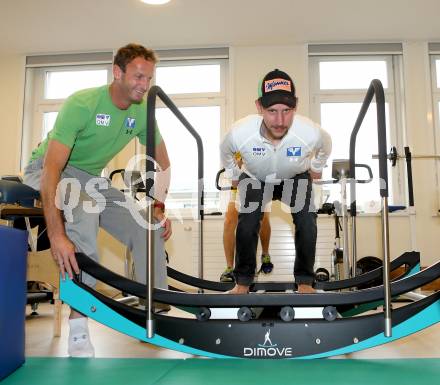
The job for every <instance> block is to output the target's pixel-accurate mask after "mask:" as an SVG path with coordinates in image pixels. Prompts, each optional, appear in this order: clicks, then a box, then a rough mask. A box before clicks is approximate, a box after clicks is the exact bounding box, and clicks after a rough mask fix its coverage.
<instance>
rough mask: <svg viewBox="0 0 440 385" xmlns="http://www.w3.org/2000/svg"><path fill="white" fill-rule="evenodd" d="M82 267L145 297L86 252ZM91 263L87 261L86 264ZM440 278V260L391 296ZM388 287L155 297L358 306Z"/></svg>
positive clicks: (189, 302) (395, 286) (228, 303)
mask: <svg viewBox="0 0 440 385" xmlns="http://www.w3.org/2000/svg"><path fill="white" fill-rule="evenodd" d="M77 261H78V264H79V266H80V268H81V269H83V270H84V271H85V272H87V273H89V274H90V275H92V276H94V277H95V278H97V279H98V280H101V281H103V282H105V283H106V284H107V285H110V286H113V287H115V288H117V289H119V290H121V291H123V292H125V293H128V294H133V295H136V296H138V297H141V298H145V293H146V286H145V285H142V284H140V283H138V282H134V281H131V280H129V279H127V278H125V277H123V276H121V275H119V274H116V273H114V272H112V271H111V270H109V269H107V268H105V267H103V266H101V265H99V264H98V263H96V262H94V261H93V260H91V259H90V258H88V257H87V256H85V255H77ZM86 262H87V263H86ZM438 277H440V262H437V263H436V264H434V265H432V266H430V267H429V268H427V269H424V270H422V271H420V272H419V273H416V274H414V275H412V276H410V277H406V278H402V279H400V280H397V281H394V282H392V283H391V295H392V296H393V297H394V296H397V295H400V294H404V293H407V292H409V291H411V290H414V289H416V288H419V287H421V286H423V285H426V284H427V283H430V282H432V281H434V280H435V279H437V278H438ZM383 298H384V289H383V287H382V286H377V287H373V288H368V289H363V290H357V291H345V292H326V293H314V294H298V293H264V294H257V293H250V294H249V295H245V296H244V295H230V294H194V293H186V292H174V291H170V290H163V289H154V293H153V299H154V300H155V301H157V302H162V303H166V304H170V305H176V306H198V307H201V306H206V307H235V306H254V307H264V306H306V307H314V306H327V305H331V306H346V305H358V304H362V303H368V302H373V301H378V300H383Z"/></svg>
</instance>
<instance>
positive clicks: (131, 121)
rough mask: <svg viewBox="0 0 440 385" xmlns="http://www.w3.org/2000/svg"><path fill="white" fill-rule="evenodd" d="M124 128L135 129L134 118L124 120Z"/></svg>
mask: <svg viewBox="0 0 440 385" xmlns="http://www.w3.org/2000/svg"><path fill="white" fill-rule="evenodd" d="M125 127H127V128H132V129H133V128H135V127H136V119H135V118H127V119H125Z"/></svg>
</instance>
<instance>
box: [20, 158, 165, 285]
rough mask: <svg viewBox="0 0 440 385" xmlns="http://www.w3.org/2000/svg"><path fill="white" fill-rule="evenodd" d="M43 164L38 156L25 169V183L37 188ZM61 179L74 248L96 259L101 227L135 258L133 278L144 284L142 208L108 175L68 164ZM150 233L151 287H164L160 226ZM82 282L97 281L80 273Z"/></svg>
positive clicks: (144, 259)
mask: <svg viewBox="0 0 440 385" xmlns="http://www.w3.org/2000/svg"><path fill="white" fill-rule="evenodd" d="M42 166H43V162H42V159H37V160H35V161H34V162H32V163H30V164H29V165H28V166H27V167H26V168H25V170H24V183H25V184H27V185H29V186H31V187H32V188H34V189H35V190H38V191H39V190H40V179H41V173H42ZM67 178H72V179H67ZM60 182H61V183H63V182H64V184H65V185H67V186H69V187H68V188H67V191H68V193H67V194H66V197H65V199H63V203H62V206H63V207H62V209H63V210H64V216H65V218H66V222H65V229H66V234H67V236H68V237H69V239H70V240H71V241H72V242H73V244H74V245H75V247H76V249H77V251H79V252H82V253H84V254H86V255H88V256H89V257H90V258H92V259H94V260H95V261H99V255H98V245H97V237H98V229H99V227H101V228H103V229H104V230H106V231H107V232H108V233H109V234H111V235H112V236H113V237H115V238H116V239H117V240H119V241H120V242H121V243H123V244H124V245H126V246H127V247H128V249H129V250H130V252H131V254H132V256H133V260H134V265H135V278H136V280H137V281H139V282H142V283H146V260H147V236H146V232H147V230H146V223H145V210H141V209H140V207H139V205H138V204H137V203H136V201H134V200H133V199H132V198H131V197H128V196H126V195H124V194H123V193H122V192H121V191H119V190H117V189H115V188H113V187H111V186H110V181H109V180H108V179H107V178H100V177H96V176H94V175H90V174H88V173H87V172H85V171H82V170H79V169H77V168H75V167H72V166H69V165H67V166H66V168H65V169H64V171H63V173H62V175H61V181H60ZM76 187H78V188H76ZM87 187H88V188H87ZM90 187H93V188H92V189H90ZM74 190H75V193H74ZM153 233H154V245H155V250H154V286H155V287H159V288H163V289H167V288H168V286H167V272H166V255H165V247H164V241H163V238H162V237H161V234H162V229H161V228H159V229H157V230H155V231H153ZM83 282H84V283H85V284H87V285H89V286H95V285H96V280H95V279H94V278H93V277H91V276H89V275H87V274H83Z"/></svg>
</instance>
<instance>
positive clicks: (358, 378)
mask: <svg viewBox="0 0 440 385" xmlns="http://www.w3.org/2000/svg"><path fill="white" fill-rule="evenodd" d="M439 379H440V359H389V360H351V359H336V360H328V359H327V360H326V359H322V360H310V361H303V360H239V359H232V360H218V359H186V360H167V359H140V358H134V359H127V358H124V359H114V358H94V359H78V358H77V359H75V358H36V357H31V358H27V360H26V363H25V364H24V365H23V366H22V367H21V368H20V369H18V370H17V371H16V372H14V373H12V374H11V375H10V376H9V377H7V378H6V379H4V380H3V382H2V385H18V384H20V385H28V384H32V385H89V384H90V385H92V384H93V385H104V384H105V385H113V384H114V385H116V384H117V385H129V384H137V385H141V384H142V385H153V384H154V385H171V384H173V385H187V384H188V385H189V384H191V385H205V384H208V385H224V384H240V385H258V384H265V385H272V384H292V385H302V384H304V385H323V384H326V385H330V384H338V385H353V384H356V385H367V384H368V385H372V384H374V385H382V384H393V383H398V384H399V385H414V384H418V385H424V384H430V385H433V384H438V383H439V382H438V381H439Z"/></svg>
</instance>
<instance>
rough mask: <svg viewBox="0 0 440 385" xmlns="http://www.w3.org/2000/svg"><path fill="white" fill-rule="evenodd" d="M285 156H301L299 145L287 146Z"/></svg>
mask: <svg viewBox="0 0 440 385" xmlns="http://www.w3.org/2000/svg"><path fill="white" fill-rule="evenodd" d="M286 155H287V156H301V147H288V148H287V153H286Z"/></svg>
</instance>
